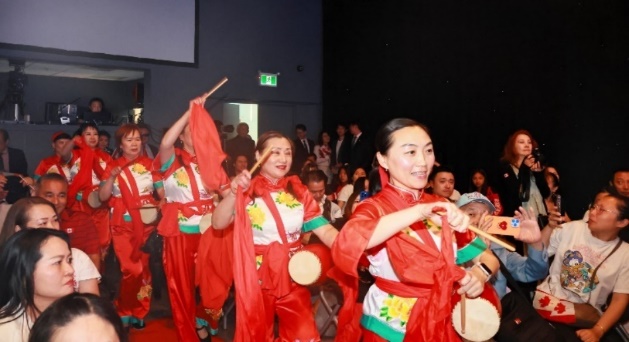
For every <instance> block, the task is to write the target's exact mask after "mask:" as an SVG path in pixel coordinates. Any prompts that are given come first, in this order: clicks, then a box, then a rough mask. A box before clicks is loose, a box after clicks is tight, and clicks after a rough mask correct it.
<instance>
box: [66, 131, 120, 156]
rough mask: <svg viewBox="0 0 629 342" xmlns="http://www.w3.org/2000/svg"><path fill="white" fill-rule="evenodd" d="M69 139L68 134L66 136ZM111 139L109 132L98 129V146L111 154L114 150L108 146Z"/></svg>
mask: <svg viewBox="0 0 629 342" xmlns="http://www.w3.org/2000/svg"><path fill="white" fill-rule="evenodd" d="M68 139H69V136H68ZM110 140H111V134H109V132H107V131H105V130H102V129H101V130H100V131H98V148H100V149H101V150H103V151H105V153H107V154H109V155H112V154H113V153H114V150H112V149H111V148H109V141H110Z"/></svg>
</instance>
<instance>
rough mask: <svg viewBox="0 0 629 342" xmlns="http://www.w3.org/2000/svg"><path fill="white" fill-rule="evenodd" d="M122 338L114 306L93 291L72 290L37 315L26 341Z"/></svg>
mask: <svg viewBox="0 0 629 342" xmlns="http://www.w3.org/2000/svg"><path fill="white" fill-rule="evenodd" d="M79 341H91V342H125V341H127V336H126V334H125V331H124V329H123V327H122V322H121V321H120V317H118V315H117V314H116V310H115V309H114V306H113V305H112V304H111V303H110V302H108V301H106V300H104V299H102V298H100V297H98V296H96V295H93V294H85V293H72V294H69V295H67V296H65V297H62V298H60V299H58V300H57V301H55V302H54V303H52V305H50V306H49V307H48V308H47V309H46V310H45V311H44V312H42V314H41V315H40V316H39V318H37V321H35V324H34V325H33V329H32V333H31V336H30V338H29V342H79Z"/></svg>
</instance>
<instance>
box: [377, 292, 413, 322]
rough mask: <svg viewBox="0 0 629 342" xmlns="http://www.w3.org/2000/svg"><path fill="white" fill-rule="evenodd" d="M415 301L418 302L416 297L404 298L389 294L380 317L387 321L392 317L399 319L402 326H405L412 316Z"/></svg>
mask: <svg viewBox="0 0 629 342" xmlns="http://www.w3.org/2000/svg"><path fill="white" fill-rule="evenodd" d="M415 302H417V299H416V298H403V297H398V296H394V295H392V294H389V296H388V297H387V298H386V299H385V300H384V302H383V305H382V308H381V309H380V317H382V318H384V319H385V320H386V321H387V322H388V321H390V320H392V319H399V320H400V326H402V327H403V326H405V325H406V323H407V322H408V320H409V318H410V315H411V309H412V308H413V305H415Z"/></svg>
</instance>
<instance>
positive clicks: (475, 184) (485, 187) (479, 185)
mask: <svg viewBox="0 0 629 342" xmlns="http://www.w3.org/2000/svg"><path fill="white" fill-rule="evenodd" d="M468 191H469V192H479V193H481V194H482V195H483V196H486V197H487V198H488V199H489V201H490V202H491V203H492V204H493V206H494V207H495V208H496V211H494V212H493V213H490V214H491V215H500V214H502V204H501V203H500V196H498V193H497V192H495V191H494V190H493V189H492V188H491V187H490V186H489V181H488V179H487V173H486V172H485V170H483V169H475V170H473V171H472V176H471V178H470V186H469V190H468Z"/></svg>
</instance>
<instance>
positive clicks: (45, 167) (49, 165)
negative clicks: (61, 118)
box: [34, 132, 72, 182]
mask: <svg viewBox="0 0 629 342" xmlns="http://www.w3.org/2000/svg"><path fill="white" fill-rule="evenodd" d="M71 139H72V138H71V137H70V135H69V134H68V133H65V132H56V133H54V134H53V135H52V138H51V141H52V149H53V151H54V152H55V154H54V155H52V156H50V157H46V158H44V159H42V160H41V161H40V162H39V165H37V168H36V169H35V176H34V179H35V180H36V181H37V180H38V179H39V178H40V177H42V176H43V175H45V174H47V173H58V174H60V175H62V176H63V177H64V178H65V179H66V180H67V181H68V182H69V181H70V166H71V164H72V155H71V154H70V158H69V159H65V158H63V157H62V155H64V154H65V155H66V156H67V155H68V152H70V150H68V149H67V147H66V145H67V144H68V142H70V140H71Z"/></svg>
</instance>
